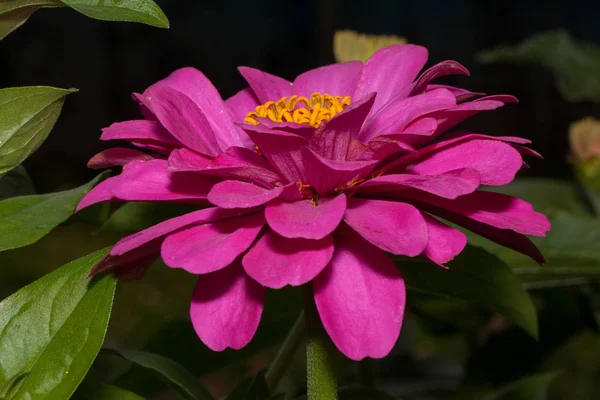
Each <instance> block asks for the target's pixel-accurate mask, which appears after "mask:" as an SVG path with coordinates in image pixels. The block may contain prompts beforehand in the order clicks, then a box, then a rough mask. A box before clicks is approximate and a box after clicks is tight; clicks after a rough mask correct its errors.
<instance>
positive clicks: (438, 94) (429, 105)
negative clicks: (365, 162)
mask: <svg viewBox="0 0 600 400" xmlns="http://www.w3.org/2000/svg"><path fill="white" fill-rule="evenodd" d="M453 107H456V99H455V98H454V96H453V95H452V93H450V92H449V91H448V90H446V89H439V90H435V91H432V92H425V93H423V94H420V95H417V96H411V97H408V98H404V99H402V98H400V99H395V100H391V101H390V102H388V103H386V104H385V105H384V106H382V107H381V109H380V110H378V111H377V112H376V113H374V114H373V115H372V116H371V117H370V118H369V120H368V121H367V122H366V123H365V126H364V127H363V129H362V130H361V132H360V136H359V139H360V140H361V141H362V142H365V143H366V142H368V141H369V140H371V139H372V138H374V137H376V136H380V135H389V134H393V133H399V132H402V131H403V130H404V128H406V127H407V126H408V125H409V124H410V123H411V122H413V121H415V120H416V119H417V118H419V117H421V116H423V115H426V114H429V113H431V112H434V111H439V110H446V109H449V108H453Z"/></svg>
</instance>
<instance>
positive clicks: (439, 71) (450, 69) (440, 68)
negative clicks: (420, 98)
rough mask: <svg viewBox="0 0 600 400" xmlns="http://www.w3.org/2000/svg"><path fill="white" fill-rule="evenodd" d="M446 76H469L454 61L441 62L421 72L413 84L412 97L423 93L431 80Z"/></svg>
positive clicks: (467, 71)
mask: <svg viewBox="0 0 600 400" xmlns="http://www.w3.org/2000/svg"><path fill="white" fill-rule="evenodd" d="M446 75H466V76H469V75H470V74H469V70H468V69H466V68H465V67H464V66H462V65H461V64H460V63H458V62H456V61H450V60H448V61H442V62H441V63H439V64H436V65H434V66H433V67H431V68H429V69H428V70H427V71H425V72H423V73H422V74H421V76H419V79H417V81H416V82H415V86H414V88H413V89H412V92H411V95H412V96H414V95H416V94H419V93H423V92H424V91H425V90H426V89H427V84H428V83H429V82H431V81H432V80H434V79H436V78H439V77H440V76H446Z"/></svg>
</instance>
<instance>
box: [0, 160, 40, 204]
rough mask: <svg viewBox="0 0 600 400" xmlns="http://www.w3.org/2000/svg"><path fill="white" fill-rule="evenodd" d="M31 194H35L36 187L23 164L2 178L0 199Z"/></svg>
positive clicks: (0, 181)
mask: <svg viewBox="0 0 600 400" xmlns="http://www.w3.org/2000/svg"><path fill="white" fill-rule="evenodd" d="M30 194H35V189H34V188H33V183H32V182H31V179H30V178H29V174H28V173H27V171H26V170H25V168H23V166H22V165H18V166H16V167H15V168H14V169H12V170H10V171H9V172H8V173H6V175H4V176H3V177H1V178H0V200H4V199H8V198H10V197H15V196H26V195H30Z"/></svg>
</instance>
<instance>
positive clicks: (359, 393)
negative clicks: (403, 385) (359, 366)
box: [295, 387, 398, 400]
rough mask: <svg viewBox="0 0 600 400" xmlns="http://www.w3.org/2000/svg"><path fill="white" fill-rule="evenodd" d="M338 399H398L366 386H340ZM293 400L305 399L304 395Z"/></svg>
mask: <svg viewBox="0 0 600 400" xmlns="http://www.w3.org/2000/svg"><path fill="white" fill-rule="evenodd" d="M338 396H339V400H398V399H397V398H396V397H394V396H392V395H391V394H388V393H386V392H384V391H382V390H378V389H372V388H367V387H342V388H340V389H339V390H338ZM295 400H306V396H300V397H297V398H296V399H295Z"/></svg>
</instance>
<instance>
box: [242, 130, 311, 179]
mask: <svg viewBox="0 0 600 400" xmlns="http://www.w3.org/2000/svg"><path fill="white" fill-rule="evenodd" d="M243 128H244V130H245V131H246V133H248V135H249V136H250V138H251V139H252V141H253V142H254V143H256V145H257V146H258V148H259V151H260V152H261V153H262V154H263V155H264V156H265V157H266V158H267V160H269V162H270V163H271V165H272V166H273V168H276V169H277V172H279V174H280V175H281V176H282V177H284V178H285V179H287V182H305V181H306V175H305V171H304V162H303V159H302V149H304V148H305V147H306V140H304V139H303V138H301V137H300V136H297V135H294V134H292V133H287V132H284V131H277V130H273V129H268V128H265V127H262V126H260V125H257V126H252V125H244V126H243ZM287 182H286V183H287Z"/></svg>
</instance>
